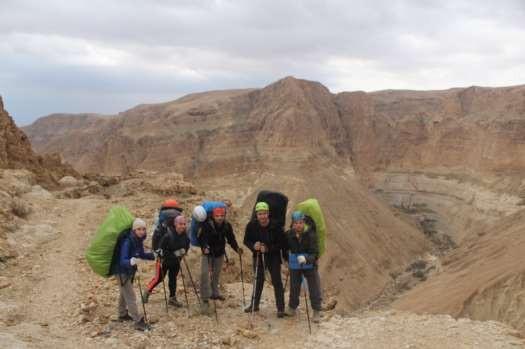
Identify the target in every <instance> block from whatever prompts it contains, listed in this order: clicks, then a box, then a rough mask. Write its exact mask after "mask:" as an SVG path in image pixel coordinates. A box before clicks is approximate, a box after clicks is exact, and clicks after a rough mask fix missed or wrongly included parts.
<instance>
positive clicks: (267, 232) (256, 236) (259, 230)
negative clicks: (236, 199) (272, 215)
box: [244, 220, 286, 261]
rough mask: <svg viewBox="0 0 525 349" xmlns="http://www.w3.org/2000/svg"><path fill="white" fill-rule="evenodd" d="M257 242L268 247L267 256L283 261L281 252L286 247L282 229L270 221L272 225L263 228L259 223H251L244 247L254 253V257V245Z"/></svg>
mask: <svg viewBox="0 0 525 349" xmlns="http://www.w3.org/2000/svg"><path fill="white" fill-rule="evenodd" d="M257 241H260V242H262V243H264V244H265V245H266V246H267V247H268V252H267V253H265V254H266V255H268V256H269V257H271V258H279V261H281V250H282V249H283V248H285V246H286V241H285V236H284V231H283V229H282V228H281V227H279V226H277V225H276V224H275V223H273V222H272V221H270V225H269V226H268V227H266V228H263V227H261V225H260V224H259V222H258V221H256V220H255V221H254V220H252V221H250V222H249V223H248V224H247V225H246V229H245V231H244V245H245V246H246V247H248V248H249V249H250V250H251V251H252V253H253V256H254V257H255V249H254V245H255V243H256V242H257Z"/></svg>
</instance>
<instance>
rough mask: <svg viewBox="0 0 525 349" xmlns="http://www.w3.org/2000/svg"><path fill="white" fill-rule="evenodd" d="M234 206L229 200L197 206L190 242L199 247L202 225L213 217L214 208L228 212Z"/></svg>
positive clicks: (193, 215)
mask: <svg viewBox="0 0 525 349" xmlns="http://www.w3.org/2000/svg"><path fill="white" fill-rule="evenodd" d="M231 206H232V202H231V201H230V200H228V199H225V200H222V201H204V202H203V203H202V204H200V205H197V206H195V208H194V209H193V214H192V217H191V223H190V241H191V244H192V245H193V246H197V247H200V246H199V241H198V239H197V234H198V233H199V230H200V229H201V228H202V224H203V223H204V221H206V219H208V218H210V217H211V214H212V212H213V209H214V208H217V207H222V208H225V209H226V211H228V210H229V209H230V208H231Z"/></svg>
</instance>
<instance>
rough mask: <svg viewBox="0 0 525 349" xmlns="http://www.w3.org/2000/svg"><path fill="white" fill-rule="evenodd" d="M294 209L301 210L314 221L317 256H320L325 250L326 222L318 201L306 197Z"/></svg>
mask: <svg viewBox="0 0 525 349" xmlns="http://www.w3.org/2000/svg"><path fill="white" fill-rule="evenodd" d="M295 209H296V210H297V211H301V212H302V213H304V214H305V215H306V216H308V217H310V218H312V220H313V221H314V223H315V231H316V233H317V241H318V243H319V256H322V255H323V254H324V252H325V250H326V224H325V221H324V216H323V211H322V210H321V206H320V205H319V201H317V199H308V200H305V201H303V202H301V203H299V204H297V206H296V208H295Z"/></svg>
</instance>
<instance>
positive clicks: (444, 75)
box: [0, 0, 525, 125]
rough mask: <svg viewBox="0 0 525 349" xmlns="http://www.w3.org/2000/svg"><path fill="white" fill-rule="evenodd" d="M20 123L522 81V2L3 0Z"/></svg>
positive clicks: (0, 74) (10, 91)
mask: <svg viewBox="0 0 525 349" xmlns="http://www.w3.org/2000/svg"><path fill="white" fill-rule="evenodd" d="M0 5H1V10H0V94H1V95H2V96H3V99H4V104H5V107H6V108H7V110H8V111H9V112H10V114H11V115H12V116H13V117H14V119H15V120H16V122H17V123H18V124H19V125H25V124H28V123H31V122H32V121H34V120H35V119H36V118H38V117H41V116H44V115H47V114H50V113H54V112H97V113H105V114H111V113H117V112H119V111H124V110H126V109H128V108H131V107H133V106H135V105H137V104H140V103H155V102H161V101H168V100H173V99H176V98H178V97H180V96H182V95H184V94H187V93H191V92H197V91H205V90H210V89H228V88H246V87H263V86H265V85H266V84H269V83H271V82H273V81H275V80H277V79H279V78H282V77H284V76H287V75H293V76H296V77H298V78H305V79H309V80H316V81H320V82H321V83H323V84H324V85H325V86H327V87H328V88H329V89H330V90H331V91H332V92H340V91H353V90H365V91H373V90H382V89H424V90H426V89H445V88H450V87H458V86H470V85H482V86H505V85H517V84H525V1H521V0H515V1H510V0H500V1H482V0H477V1H461V0H453V1H444V0H441V1H431V0H413V1H408V0H406V1H396V0H384V1H383V0H366V1H350V0H342V1H319V0H312V1H306V0H305V1H299V0H297V1H285V0H275V1H274V0H261V1H248V0H237V1H221V0H216V1H204V0H183V1H175V0H165V1H164V0H156V1H152V0H149V1H144V0H120V1H114V0H90V1H76V0H68V1H63V0H46V1H41V0H0Z"/></svg>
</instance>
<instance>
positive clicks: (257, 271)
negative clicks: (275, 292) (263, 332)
mask: <svg viewBox="0 0 525 349" xmlns="http://www.w3.org/2000/svg"><path fill="white" fill-rule="evenodd" d="M259 256H260V252H257V255H256V257H255V275H254V277H253V289H252V302H251V306H252V309H251V311H252V313H251V318H250V321H251V322H252V325H253V315H254V314H255V312H254V308H255V289H256V288H257V276H258V275H259Z"/></svg>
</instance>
